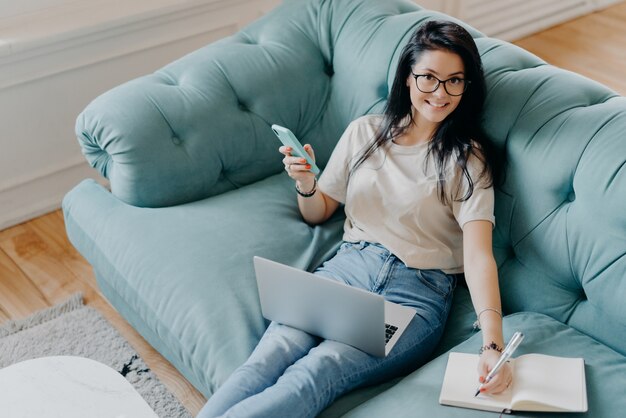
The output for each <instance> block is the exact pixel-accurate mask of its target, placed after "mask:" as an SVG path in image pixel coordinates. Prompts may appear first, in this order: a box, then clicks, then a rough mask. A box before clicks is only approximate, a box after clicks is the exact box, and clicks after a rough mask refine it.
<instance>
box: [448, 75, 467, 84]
mask: <svg viewBox="0 0 626 418" xmlns="http://www.w3.org/2000/svg"><path fill="white" fill-rule="evenodd" d="M463 81H465V80H463V79H462V78H458V77H452V78H451V79H450V80H448V82H449V83H450V84H451V85H453V86H454V85H458V84H461V83H463Z"/></svg>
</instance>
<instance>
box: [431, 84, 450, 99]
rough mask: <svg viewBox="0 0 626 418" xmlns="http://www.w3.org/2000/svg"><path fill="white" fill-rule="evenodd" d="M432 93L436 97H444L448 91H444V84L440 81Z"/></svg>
mask: <svg viewBox="0 0 626 418" xmlns="http://www.w3.org/2000/svg"><path fill="white" fill-rule="evenodd" d="M432 94H433V95H434V96H436V97H446V96H447V95H448V92H447V91H446V89H445V86H444V84H443V83H441V82H440V83H439V86H437V90H435V91H433V93H432Z"/></svg>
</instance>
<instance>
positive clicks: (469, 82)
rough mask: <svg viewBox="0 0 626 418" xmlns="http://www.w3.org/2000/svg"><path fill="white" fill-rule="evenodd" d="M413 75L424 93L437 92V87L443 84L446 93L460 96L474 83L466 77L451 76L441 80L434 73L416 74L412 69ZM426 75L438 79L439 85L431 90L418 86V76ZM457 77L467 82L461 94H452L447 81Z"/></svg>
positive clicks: (416, 85)
mask: <svg viewBox="0 0 626 418" xmlns="http://www.w3.org/2000/svg"><path fill="white" fill-rule="evenodd" d="M411 75H413V78H414V79H415V87H417V89H418V90H419V91H421V92H422V93H434V92H436V91H437V89H438V88H439V86H440V85H441V84H443V89H444V90H445V91H446V93H448V94H449V95H450V96H453V97H459V96H462V95H463V94H464V93H465V92H466V91H467V88H468V87H469V85H470V84H471V83H472V80H467V79H465V78H461V77H450V78H449V79H447V80H439V79H438V78H437V77H435V76H434V75H432V74H415V73H414V72H413V71H411ZM425 76H429V77H432V78H434V79H435V80H437V85H436V86H435V88H434V89H432V90H431V91H424V90H422V89H420V87H419V86H418V84H417V77H425ZM455 78H457V79H459V80H463V82H464V83H465V85H464V87H463V91H462V92H461V93H460V94H452V93H450V92H449V91H448V87H447V84H446V83H447V82H448V81H450V80H452V79H455Z"/></svg>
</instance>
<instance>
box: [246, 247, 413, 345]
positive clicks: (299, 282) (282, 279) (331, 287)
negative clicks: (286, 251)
mask: <svg viewBox="0 0 626 418" xmlns="http://www.w3.org/2000/svg"><path fill="white" fill-rule="evenodd" d="M254 269H255V273H256V279H257V285H258V288H259V299H260V302H261V311H262V313H263V316H264V317H265V318H267V319H269V320H271V321H276V322H278V323H281V324H284V325H289V326H291V327H294V328H298V329H301V330H303V331H306V332H308V333H310V334H313V335H317V336H319V337H322V338H325V339H329V340H335V341H339V342H342V343H345V344H349V345H351V346H353V347H356V348H358V349H360V350H362V351H365V352H366V353H369V354H372V355H375V356H378V357H384V356H386V355H387V354H389V352H390V351H391V349H392V348H393V347H394V345H395V344H396V343H397V342H398V340H399V339H400V336H401V335H402V333H403V332H404V330H405V329H406V327H407V326H408V325H409V322H411V319H412V318H413V316H414V315H415V311H414V310H413V309H411V308H408V307H406V306H402V305H398V304H395V303H392V302H389V301H386V300H385V299H384V298H383V297H382V296H380V295H377V294H375V293H371V292H368V291H365V290H362V289H357V288H355V287H352V286H348V285H346V284H344V283H340V282H338V281H335V280H332V279H329V278H325V277H321V276H319V275H316V274H313V273H309V272H307V271H303V270H300V269H296V268H293V267H290V266H286V265H284V264H280V263H277V262H275V261H271V260H268V259H265V258H262V257H254Z"/></svg>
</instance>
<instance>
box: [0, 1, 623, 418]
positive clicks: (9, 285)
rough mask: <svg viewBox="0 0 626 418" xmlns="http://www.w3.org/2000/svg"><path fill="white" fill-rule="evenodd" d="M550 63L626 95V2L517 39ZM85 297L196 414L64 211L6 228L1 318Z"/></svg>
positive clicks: (196, 404) (188, 393) (198, 401)
mask: <svg viewBox="0 0 626 418" xmlns="http://www.w3.org/2000/svg"><path fill="white" fill-rule="evenodd" d="M516 44H517V45H519V46H521V47H523V48H525V49H528V50H530V51H531V52H533V53H535V54H537V55H538V56H540V57H541V58H543V59H544V60H546V61H547V62H549V63H552V64H555V65H558V66H560V67H563V68H566V69H570V70H572V71H576V72H578V73H580V74H583V75H585V76H587V77H589V78H592V79H595V80H598V81H600V82H602V83H604V84H606V85H607V86H609V87H611V88H612V89H614V90H615V91H617V92H618V93H620V94H622V95H626V78H625V77H624V76H625V75H626V2H622V3H619V4H618V5H615V6H612V7H610V8H608V9H605V10H603V11H601V12H597V13H594V14H591V15H588V16H585V17H582V18H579V19H576V20H573V21H571V22H568V23H566V24H563V25H560V26H557V27H554V28H551V29H549V30H546V31H544V32H541V33H538V34H535V35H533V36H529V37H527V38H524V39H521V40H519V41H518V42H516ZM77 291H81V292H83V294H84V295H85V302H86V303H87V305H90V306H93V307H94V308H96V309H98V310H99V311H100V312H101V313H102V314H103V315H104V316H105V317H106V318H107V319H108V320H109V321H110V322H111V323H112V324H113V325H114V326H115V327H116V328H117V329H118V330H119V331H120V332H121V334H122V335H123V336H124V337H125V338H126V339H127V340H128V341H129V342H130V343H131V344H132V345H133V346H134V347H135V349H136V350H137V351H138V352H139V354H140V355H141V356H142V358H143V359H144V360H145V361H146V363H147V364H148V365H149V366H150V368H151V369H152V370H153V371H154V372H155V373H156V374H157V376H158V377H159V378H160V379H161V381H162V382H163V383H165V384H166V385H167V386H168V387H169V388H170V389H171V390H172V392H174V394H175V395H176V396H177V397H178V398H179V399H180V400H181V401H182V402H183V404H184V405H185V406H186V407H187V408H188V409H189V411H190V412H191V413H192V414H194V415H195V414H196V413H197V412H198V410H199V409H200V407H201V406H202V404H203V403H204V397H203V396H202V395H201V394H200V393H199V392H198V391H196V390H195V389H194V388H193V387H192V386H191V385H190V384H189V383H188V382H187V381H186V380H185V379H184V378H183V377H182V376H181V375H180V374H179V373H178V372H177V371H176V370H175V369H174V368H173V367H172V366H171V365H170V364H169V363H168V362H167V361H166V360H165V359H164V358H163V357H161V356H160V355H159V354H158V353H157V352H156V351H155V350H154V349H152V348H151V347H150V346H149V345H148V344H147V343H146V342H145V341H144V340H143V338H141V337H140V336H139V334H137V333H136V332H135V331H134V330H133V329H132V328H131V327H130V326H129V325H128V324H127V323H126V322H125V321H124V319H122V317H121V316H120V315H119V314H118V313H117V312H116V311H115V310H114V309H113V308H112V307H111V306H110V305H109V304H108V303H107V302H106V300H105V299H104V298H103V297H102V295H101V294H100V293H99V291H98V288H97V286H96V282H95V278H94V275H93V272H92V270H91V267H90V266H89V264H88V263H87V262H86V261H85V260H84V259H83V258H82V257H81V256H80V255H79V254H78V253H77V252H76V250H75V249H74V248H73V247H72V245H71V244H70V243H69V241H68V240H67V237H66V235H65V227H64V223H63V216H62V214H61V212H60V211H56V212H53V213H51V214H48V215H45V216H42V217H40V218H37V219H34V220H32V221H30V222H27V223H25V224H22V225H18V226H15V227H13V228H10V229H6V230H4V231H0V322H4V321H6V320H8V319H14V318H21V317H25V316H28V315H30V314H32V313H33V312H35V311H37V310H39V309H42V308H45V307H48V306H52V305H54V304H56V303H59V302H61V301H63V300H65V299H66V298H67V297H69V296H70V295H71V294H73V293H74V292H77Z"/></svg>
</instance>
